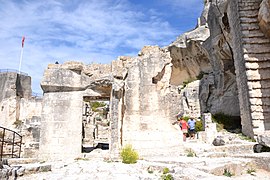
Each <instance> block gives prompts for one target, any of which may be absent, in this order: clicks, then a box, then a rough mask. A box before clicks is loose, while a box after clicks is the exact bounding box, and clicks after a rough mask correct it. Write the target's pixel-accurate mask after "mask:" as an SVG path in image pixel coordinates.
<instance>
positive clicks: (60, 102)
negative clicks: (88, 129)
mask: <svg viewBox="0 0 270 180" xmlns="http://www.w3.org/2000/svg"><path fill="white" fill-rule="evenodd" d="M82 104H83V98H82V93H81V92H79V91H78V92H76V91H75V92H50V93H45V94H44V103H43V108H42V116H41V132H40V151H39V158H40V159H43V160H48V159H50V160H60V159H62V160H63V159H74V158H76V157H80V154H81V148H82Z"/></svg>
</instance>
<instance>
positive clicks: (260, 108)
mask: <svg viewBox="0 0 270 180" xmlns="http://www.w3.org/2000/svg"><path fill="white" fill-rule="evenodd" d="M250 110H251V111H252V112H264V113H270V106H269V105H251V106H250Z"/></svg>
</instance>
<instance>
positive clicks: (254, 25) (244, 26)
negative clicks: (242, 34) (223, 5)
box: [241, 23, 260, 31]
mask: <svg viewBox="0 0 270 180" xmlns="http://www.w3.org/2000/svg"><path fill="white" fill-rule="evenodd" d="M241 29H242V31H245V30H249V31H252V30H260V27H259V25H258V23H250V24H249V23H241Z"/></svg>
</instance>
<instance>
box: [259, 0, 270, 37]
mask: <svg viewBox="0 0 270 180" xmlns="http://www.w3.org/2000/svg"><path fill="white" fill-rule="evenodd" d="M258 20H259V26H260V28H261V30H262V32H263V33H264V34H265V35H266V36H267V37H268V38H270V0H263V1H262V3H261V5H260V10H259V15H258Z"/></svg>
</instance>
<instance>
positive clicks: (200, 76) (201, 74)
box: [196, 71, 205, 80]
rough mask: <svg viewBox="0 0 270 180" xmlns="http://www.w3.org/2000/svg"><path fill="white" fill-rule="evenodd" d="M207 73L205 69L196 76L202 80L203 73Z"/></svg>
mask: <svg viewBox="0 0 270 180" xmlns="http://www.w3.org/2000/svg"><path fill="white" fill-rule="evenodd" d="M204 74H205V73H204V72H203V71H201V72H200V73H199V74H198V75H197V76H196V78H197V80H201V79H202V78H203V75H204Z"/></svg>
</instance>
